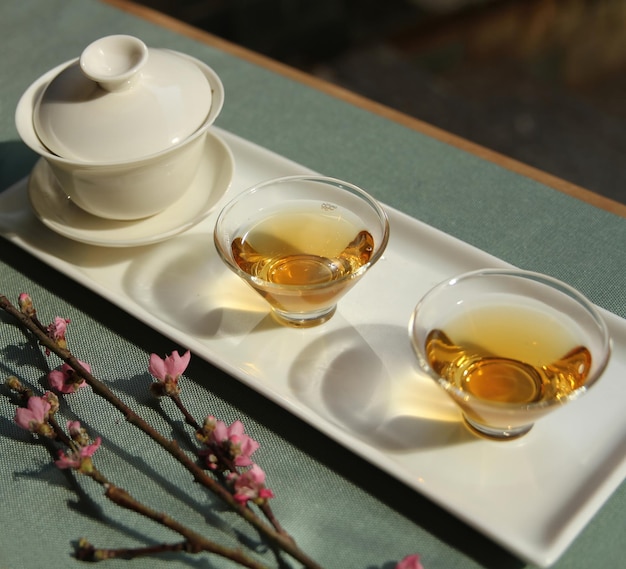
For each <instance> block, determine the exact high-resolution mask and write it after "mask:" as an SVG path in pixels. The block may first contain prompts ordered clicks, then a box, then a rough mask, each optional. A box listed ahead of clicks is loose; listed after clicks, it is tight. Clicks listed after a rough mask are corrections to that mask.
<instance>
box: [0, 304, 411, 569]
mask: <svg viewBox="0 0 626 569" xmlns="http://www.w3.org/2000/svg"><path fill="white" fill-rule="evenodd" d="M18 305H19V310H18V309H16V308H15V307H14V306H13V305H12V304H11V303H10V302H9V301H8V299H7V298H6V297H5V296H4V295H1V294H0V308H2V309H3V310H5V311H6V312H7V313H9V314H11V315H12V316H13V317H15V318H16V319H17V320H18V321H19V322H20V323H21V324H22V326H23V327H24V328H25V330H26V331H27V332H29V333H30V334H32V336H33V337H34V338H35V339H36V340H37V342H38V343H39V344H40V345H41V346H42V347H43V349H44V351H45V353H46V355H50V354H51V353H54V354H55V355H56V356H58V357H59V358H60V359H61V360H63V362H64V363H63V365H62V366H61V367H60V369H57V370H53V371H51V372H50V373H49V374H48V381H49V383H50V386H51V387H52V388H53V389H54V390H56V391H57V392H59V393H62V394H71V393H74V392H75V391H76V390H78V389H80V388H82V387H85V386H87V385H89V386H90V387H91V388H92V391H93V392H94V393H95V394H97V395H99V396H100V397H102V398H104V399H105V400H106V401H108V402H109V403H110V404H111V405H113V406H114V407H116V408H117V409H118V410H119V411H120V412H122V413H123V415H124V416H125V418H126V420H127V421H128V422H129V423H131V424H133V425H134V426H136V427H137V428H139V429H140V430H142V431H143V432H144V433H146V434H147V435H148V436H150V437H151V438H152V439H153V440H154V441H155V442H156V443H157V444H159V445H160V446H161V447H162V448H164V449H165V450H166V451H167V452H168V453H169V454H170V455H172V456H173V457H174V458H175V459H176V460H178V461H179V462H180V463H181V464H182V465H183V466H184V467H185V468H186V469H187V470H188V471H189V472H190V474H191V475H192V477H193V479H194V480H195V481H196V482H198V483H200V484H202V485H203V486H205V487H206V488H207V489H208V490H210V491H211V492H213V493H214V494H215V495H216V496H218V497H219V498H220V499H222V500H223V501H224V502H225V503H226V504H227V505H228V506H230V507H231V509H233V510H234V511H235V512H236V513H238V514H239V515H240V516H241V517H242V518H244V519H245V520H246V521H248V522H249V523H250V524H251V525H252V526H253V527H254V528H255V529H256V530H257V531H259V533H260V534H261V535H263V536H264V537H265V538H266V539H267V540H268V543H269V544H270V546H271V547H272V548H273V549H275V550H277V549H278V550H282V551H284V552H285V553H287V554H289V555H291V556H292V557H293V558H294V559H296V560H298V561H299V562H301V563H302V564H303V566H304V567H306V568H308V569H321V567H320V566H319V565H318V564H317V563H316V562H315V561H313V560H312V559H311V558H310V557H309V556H308V555H307V554H305V553H304V552H303V551H302V550H301V549H300V548H299V547H298V546H297V545H296V543H295V541H294V540H293V538H292V537H291V536H290V535H289V534H288V533H287V532H286V531H285V530H284V529H283V528H282V527H281V526H280V524H279V522H278V520H277V519H276V517H275V516H274V514H273V512H272V510H271V508H270V506H269V503H268V500H269V499H270V498H273V497H274V493H273V492H272V490H270V489H269V488H267V487H266V485H265V480H266V476H265V472H264V471H263V470H262V469H261V467H260V466H258V465H257V464H255V463H254V462H253V461H252V458H251V456H252V454H253V453H254V452H255V451H256V450H257V449H258V448H259V443H258V442H257V441H255V440H253V439H252V438H251V437H250V436H249V435H247V434H246V433H245V428H244V425H243V423H241V421H235V422H234V423H233V424H231V425H230V426H227V425H226V424H225V423H224V422H223V421H220V420H218V419H216V418H215V417H213V416H212V415H209V416H207V417H206V418H205V419H204V422H203V423H202V424H200V423H199V422H198V421H197V420H196V419H195V418H194V417H193V416H192V414H191V413H190V412H189V411H188V410H187V408H186V407H185V405H184V404H183V402H182V400H181V397H180V393H181V387H180V384H179V381H180V378H181V375H182V374H183V373H184V371H185V370H186V368H187V365H188V364H189V360H190V357H191V356H190V352H189V351H187V352H186V353H184V354H183V355H182V356H181V355H179V354H178V352H172V354H170V355H169V356H166V357H165V358H160V357H159V356H157V355H156V354H151V356H150V360H149V364H148V371H149V372H150V373H151V374H152V375H153V376H154V377H155V379H156V380H157V381H156V383H153V384H151V388H150V390H151V391H152V393H153V394H155V395H157V396H167V397H169V398H170V399H172V401H173V402H174V403H175V405H176V406H177V408H178V409H179V410H180V411H181V413H182V414H183V416H184V418H185V422H186V423H187V424H188V425H189V426H191V427H192V428H193V429H194V430H195V435H196V438H197V440H198V442H199V443H200V444H201V445H202V447H201V448H200V449H199V450H198V449H197V451H198V452H197V454H198V455H199V456H200V458H202V459H203V464H204V467H203V466H201V465H199V464H198V463H196V462H195V461H194V460H192V459H191V458H190V457H189V456H188V455H187V454H186V453H185V452H184V451H183V450H182V449H181V448H180V447H179V445H178V443H177V442H176V441H175V440H170V439H168V438H166V437H164V436H163V435H161V434H160V433H159V432H158V431H156V430H155V429H154V428H153V427H152V426H151V425H149V424H148V423H147V422H146V421H145V420H144V419H143V418H142V417H140V416H139V415H138V414H137V413H135V412H134V411H133V410H132V409H131V408H130V407H128V406H127V405H126V404H125V403H124V402H123V401H122V400H120V399H119V398H118V397H117V396H116V395H115V394H114V393H113V392H112V391H111V390H110V389H109V388H108V387H107V386H106V385H105V384H104V383H102V382H101V381H100V380H98V379H96V377H94V375H93V374H92V371H91V367H90V366H89V364H87V363H85V362H82V361H80V360H78V359H77V358H76V357H75V356H74V355H73V354H72V353H71V352H70V350H69V349H68V344H67V339H66V332H67V326H68V324H69V323H70V321H69V319H65V318H60V317H56V318H55V319H54V321H53V322H52V323H51V324H50V325H49V326H44V325H42V323H41V322H40V321H39V319H38V317H37V312H36V310H35V308H34V305H33V303H32V300H31V298H30V296H29V295H27V294H25V293H22V294H20V296H19V299H18ZM7 385H8V386H9V387H10V388H11V389H13V390H14V391H16V392H18V393H19V394H20V396H21V398H22V401H23V403H24V406H22V407H18V409H17V410H16V414H15V422H16V423H17V424H18V425H19V426H21V427H23V428H24V429H26V430H28V431H30V432H32V433H33V434H35V435H37V436H40V437H43V438H46V439H50V440H56V441H57V442H58V444H63V445H65V447H66V448H65V449H59V450H58V454H57V460H56V461H55V464H56V465H57V467H59V468H61V469H72V470H74V471H77V472H80V473H82V474H85V475H87V476H89V477H90V478H92V479H93V480H94V481H96V482H97V483H99V484H101V485H102V486H103V488H104V490H105V496H106V497H107V498H108V499H110V500H111V501H113V502H115V503H116V504H117V505H119V506H120V507H122V508H126V509H130V510H133V511H135V512H137V513H139V514H141V515H143V516H144V517H146V518H148V519H151V520H153V521H155V522H156V523H159V524H162V525H164V526H166V527H168V528H170V529H172V530H174V531H175V532H177V533H179V535H181V536H182V537H183V538H184V540H183V541H181V542H177V543H170V544H167V543H164V544H159V545H157V546H151V547H139V548H131V549H99V548H96V547H94V546H93V545H92V544H91V543H89V542H88V541H86V540H84V539H82V540H81V541H80V542H79V545H78V547H77V550H76V556H77V558H79V559H82V560H89V561H99V560H104V559H111V558H122V559H130V558H134V557H139V556H143V555H152V554H154V553H158V552H165V551H185V552H189V553H198V552H200V551H206V552H211V553H215V554H218V555H222V556H224V557H228V558H229V559H232V560H233V561H235V562H237V563H239V564H241V565H242V566H245V567H249V568H252V569H261V568H263V567H264V566H263V565H261V564H259V563H258V562H256V561H255V560H253V559H251V558H249V557H248V556H247V555H245V553H243V552H241V551H240V550H233V549H230V548H225V547H223V546H221V545H219V544H216V543H214V542H212V541H211V540H208V539H206V538H205V537H204V536H202V535H200V534H198V533H197V532H195V531H193V530H191V529H189V528H187V527H186V526H184V525H183V524H180V523H179V522H177V521H176V520H174V519H173V518H171V517H170V516H169V515H167V514H165V513H162V512H158V511H156V510H153V509H152V508H150V507H149V506H147V505H145V504H142V503H140V502H139V501H137V500H136V499H134V498H133V497H132V496H131V495H130V494H129V493H128V492H127V491H126V490H124V489H122V488H120V487H118V486H116V485H115V484H113V483H112V482H110V481H109V480H108V479H107V478H106V477H105V476H104V474H103V473H102V472H101V471H100V470H98V469H97V468H96V467H95V465H94V462H93V459H92V457H93V455H94V454H95V453H96V452H97V450H98V449H99V448H100V446H101V443H102V440H101V438H100V437H96V438H95V439H94V440H91V439H90V437H89V435H88V433H87V431H86V430H85V429H84V428H83V427H82V426H81V424H80V422H79V421H68V422H67V424H66V430H67V433H66V432H65V431H64V430H63V429H61V428H60V427H59V425H58V423H57V421H56V418H55V413H56V412H57V411H58V409H59V402H58V397H57V396H56V395H55V394H54V393H52V392H50V391H48V392H46V393H45V394H44V395H43V396H41V397H39V396H35V395H34V394H33V392H32V391H31V390H29V389H27V388H24V387H23V386H22V385H21V384H20V382H19V380H17V378H15V377H10V378H9V379H8V380H7ZM209 473H210V474H209ZM212 476H215V477H216V478H217V479H214V478H213V477H212ZM251 504H254V505H256V506H258V507H259V508H260V509H261V511H262V512H263V514H264V515H265V517H266V518H267V520H268V521H269V522H270V523H269V525H268V524H267V523H266V522H264V521H263V520H262V519H261V518H260V517H259V516H258V515H257V514H255V513H254V512H253V510H252V509H251V508H250V505H251ZM396 569H423V567H422V565H421V563H420V560H419V556H417V555H410V556H407V557H405V558H404V559H403V560H402V561H400V562H399V563H398V564H397V565H396Z"/></svg>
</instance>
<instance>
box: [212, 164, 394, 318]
mask: <svg viewBox="0 0 626 569" xmlns="http://www.w3.org/2000/svg"><path fill="white" fill-rule="evenodd" d="M388 239H389V221H388V219H387V215H386V213H385V211H384V209H383V208H382V207H381V206H380V204H378V202H377V201H376V200H375V199H374V198H372V197H371V196H370V195H369V194H367V193H366V192H365V191H363V190H362V189H360V188H358V187H357V186H355V185H353V184H350V183H348V182H343V181H341V180H337V179H335V178H328V177H325V176H316V175H311V176H306V175H304V176H287V177H282V178H276V179H273V180H268V181H266V182H263V183H261V184H258V185H256V186H254V187H252V188H250V189H248V190H246V191H244V192H243V193H241V194H240V195H238V196H236V197H235V198H234V199H233V200H232V201H230V202H229V203H228V204H226V206H225V207H224V208H223V210H222V211H221V212H220V214H219V216H218V218H217V221H216V224H215V230H214V241H215V246H216V248H217V251H218V253H219V255H220V257H221V258H222V259H223V260H224V262H225V263H226V265H227V266H228V267H229V268H230V269H231V270H233V271H234V272H235V273H236V274H238V275H239V276H240V277H241V278H242V279H243V280H244V281H245V282H246V283H248V284H249V285H250V286H251V287H252V288H253V289H254V290H256V291H257V292H258V293H259V294H260V295H261V296H263V298H265V299H266V300H267V302H268V303H269V304H270V306H271V308H272V312H273V315H274V317H275V318H276V319H277V320H278V322H279V323H281V324H284V325H287V326H293V327H310V326H316V325H318V324H321V323H322V322H325V321H326V320H328V319H329V318H331V316H332V315H333V314H334V312H335V310H336V305H337V301H338V300H339V298H340V297H342V296H343V295H344V294H345V293H346V292H347V291H348V290H349V289H350V288H351V287H352V286H353V285H354V284H355V283H356V282H357V281H358V280H359V279H360V278H361V277H363V275H364V274H365V273H366V271H367V270H368V269H369V268H370V267H372V266H373V265H374V263H376V261H377V260H378V259H380V257H381V255H382V253H383V251H384V250H385V247H386V246H387V242H388Z"/></svg>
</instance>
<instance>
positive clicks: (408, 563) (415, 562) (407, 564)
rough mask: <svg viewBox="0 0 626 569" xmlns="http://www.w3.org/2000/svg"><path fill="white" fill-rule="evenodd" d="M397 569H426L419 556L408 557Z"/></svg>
mask: <svg viewBox="0 0 626 569" xmlns="http://www.w3.org/2000/svg"><path fill="white" fill-rule="evenodd" d="M396 569H424V567H423V565H422V564H421V563H420V556H419V555H417V554H413V555H407V556H406V557H405V558H404V559H403V560H402V561H400V562H399V563H398V564H397V565H396Z"/></svg>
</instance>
